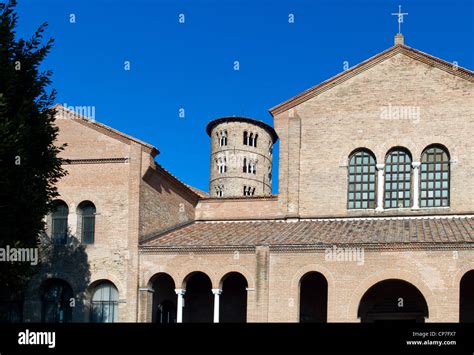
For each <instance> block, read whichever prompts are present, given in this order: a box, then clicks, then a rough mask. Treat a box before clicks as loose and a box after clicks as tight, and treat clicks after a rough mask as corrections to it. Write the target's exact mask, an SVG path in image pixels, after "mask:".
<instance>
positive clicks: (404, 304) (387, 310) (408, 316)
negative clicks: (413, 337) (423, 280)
mask: <svg viewBox="0 0 474 355" xmlns="http://www.w3.org/2000/svg"><path fill="white" fill-rule="evenodd" d="M357 317H358V318H360V319H361V322H375V321H394V320H396V321H400V320H401V321H415V322H424V321H425V318H428V317H429V309H428V304H427V303H426V300H425V298H424V296H423V294H422V293H421V292H420V290H418V289H417V288H416V286H414V285H413V284H411V283H409V282H407V281H405V280H400V279H386V280H383V281H379V282H377V283H376V284H375V285H372V286H371V287H370V288H369V289H368V290H367V291H366V292H365V293H364V295H363V296H362V298H361V300H360V302H359V307H358V310H357Z"/></svg>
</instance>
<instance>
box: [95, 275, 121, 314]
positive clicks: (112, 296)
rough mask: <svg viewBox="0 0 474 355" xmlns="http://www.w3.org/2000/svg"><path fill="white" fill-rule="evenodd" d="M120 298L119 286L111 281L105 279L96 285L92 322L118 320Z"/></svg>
mask: <svg viewBox="0 0 474 355" xmlns="http://www.w3.org/2000/svg"><path fill="white" fill-rule="evenodd" d="M118 299H119V297H118V291H117V288H116V287H115V286H114V285H113V284H112V283H111V282H108V281H104V282H101V283H100V284H98V285H97V286H96V287H94V289H93V291H92V298H91V316H90V320H91V322H94V323H114V322H117V321H118Z"/></svg>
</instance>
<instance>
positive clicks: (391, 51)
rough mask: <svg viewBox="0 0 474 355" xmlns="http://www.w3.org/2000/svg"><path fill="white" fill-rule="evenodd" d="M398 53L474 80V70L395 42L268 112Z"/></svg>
mask: <svg viewBox="0 0 474 355" xmlns="http://www.w3.org/2000/svg"><path fill="white" fill-rule="evenodd" d="M399 53H402V54H405V55H408V53H410V54H412V56H410V55H408V56H409V57H410V58H412V59H415V60H419V61H422V60H421V59H422V58H424V59H426V60H428V61H430V62H431V64H434V63H437V64H438V65H436V67H437V68H438V69H442V70H445V71H448V72H449V73H451V74H453V75H457V76H459V77H461V78H463V79H466V80H470V81H474V72H473V71H471V70H469V69H467V68H464V67H461V66H458V65H457V66H456V67H455V68H453V67H454V66H453V64H452V63H449V62H447V61H445V60H443V59H441V58H438V57H435V56H433V55H430V54H427V53H425V52H422V51H420V50H418V49H415V48H412V47H409V46H407V45H405V44H396V45H394V46H392V47H389V48H387V49H385V50H384V51H382V52H379V53H377V54H375V55H373V56H371V57H369V58H368V59H366V60H364V61H362V62H360V63H359V64H356V65H355V66H353V67H352V68H350V69H347V70H345V71H342V72H340V73H338V74H336V75H334V76H332V77H330V78H328V79H326V80H324V81H322V82H320V83H319V84H317V85H315V86H312V87H310V88H309V89H306V90H304V91H303V92H301V93H299V94H297V95H295V96H293V97H291V98H289V99H288V100H286V101H283V102H282V103H280V104H278V105H276V106H274V107H272V108H270V110H269V112H270V114H271V115H272V116H273V117H275V116H276V115H277V114H279V113H281V112H284V111H286V110H289V109H291V108H293V107H295V106H296V105H298V104H300V103H303V102H305V101H307V100H309V99H311V98H313V97H315V96H317V95H319V94H320V93H322V92H324V91H326V90H328V89H331V88H332V87H334V86H336V85H338V84H340V83H341V82H344V81H346V80H348V79H350V78H352V77H354V76H355V75H358V74H359V73H361V72H363V71H365V70H367V69H370V68H372V67H373V66H375V65H376V64H378V63H380V62H383V61H385V60H386V59H388V58H391V57H393V56H394V55H396V54H399ZM417 55H418V56H420V57H421V58H420V57H417ZM466 76H467V77H466ZM468 78H469V79H468Z"/></svg>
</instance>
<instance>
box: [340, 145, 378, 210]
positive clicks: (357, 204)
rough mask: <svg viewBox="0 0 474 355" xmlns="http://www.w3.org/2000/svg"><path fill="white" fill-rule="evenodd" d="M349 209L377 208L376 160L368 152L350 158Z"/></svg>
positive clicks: (355, 154) (355, 153) (357, 153)
mask: <svg viewBox="0 0 474 355" xmlns="http://www.w3.org/2000/svg"><path fill="white" fill-rule="evenodd" d="M348 174H349V176H348V181H349V184H348V189H347V190H348V191H347V208H349V209H359V208H375V158H374V155H373V154H372V153H371V152H370V151H368V150H365V149H364V150H358V151H356V152H354V153H353V154H352V155H351V156H350V157H349V169H348Z"/></svg>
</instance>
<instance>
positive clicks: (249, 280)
mask: <svg viewBox="0 0 474 355" xmlns="http://www.w3.org/2000/svg"><path fill="white" fill-rule="evenodd" d="M219 271H220V273H219V276H217V279H218V280H219V284H218V287H217V288H219V289H221V290H222V284H223V282H224V280H225V278H226V277H227V276H229V274H231V273H234V272H235V273H238V274H241V275H242V276H243V277H244V278H245V280H246V281H247V287H248V288H255V281H254V277H253V276H252V274H251V273H250V272H249V270H247V269H246V268H245V267H242V266H229V267H224V268H222V269H220V270H219Z"/></svg>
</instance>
